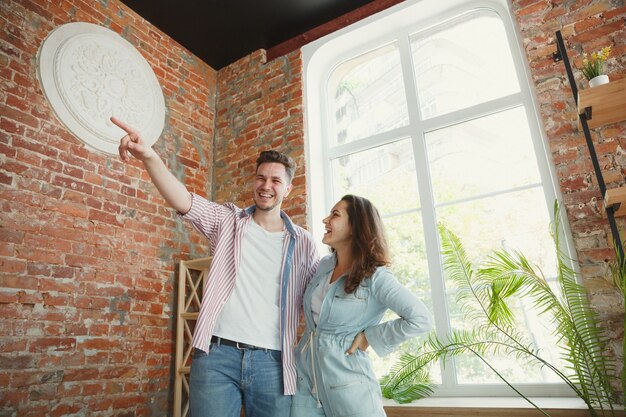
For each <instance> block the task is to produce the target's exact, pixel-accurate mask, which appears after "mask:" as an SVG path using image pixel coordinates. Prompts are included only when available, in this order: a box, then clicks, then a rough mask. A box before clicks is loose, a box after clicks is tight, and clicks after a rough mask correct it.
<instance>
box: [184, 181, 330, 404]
mask: <svg viewBox="0 0 626 417" xmlns="http://www.w3.org/2000/svg"><path fill="white" fill-rule="evenodd" d="M191 197H192V200H191V209H189V211H188V212H187V213H185V214H184V215H182V218H183V219H185V220H187V221H189V222H190V223H191V224H192V226H193V227H194V228H195V229H196V230H198V231H199V232H200V233H202V234H203V235H204V236H206V237H207V239H208V240H209V246H210V248H211V253H212V254H213V260H212V262H211V269H210V271H209V276H208V279H207V282H206V286H205V288H204V292H203V295H202V305H201V307H200V314H199V315H198V321H197V322H196V327H195V330H194V335H193V340H192V345H193V346H194V347H196V348H198V349H201V350H203V351H205V352H209V348H210V345H211V336H212V335H213V330H214V328H215V324H216V321H217V318H218V317H219V315H220V312H221V311H222V308H223V307H224V304H226V301H227V300H228V298H229V297H230V295H231V293H232V292H233V289H234V287H235V280H236V279H237V269H238V267H239V263H240V261H241V247H242V244H243V238H244V236H245V234H246V228H247V227H248V224H249V222H250V220H251V219H252V213H254V210H255V206H250V207H248V208H247V209H245V210H244V209H241V208H239V207H237V206H236V205H234V204H232V203H226V204H218V203H214V202H211V201H208V200H206V199H205V198H202V197H200V196H198V195H196V194H193V193H192V194H191ZM280 216H281V218H282V219H283V221H284V228H285V231H286V232H287V233H286V236H285V239H284V242H283V252H282V263H281V271H280V296H279V297H280V334H281V340H282V357H283V385H284V393H285V395H293V394H295V392H296V361H295V356H294V347H295V344H296V335H297V331H298V322H299V319H300V307H301V306H302V294H303V293H304V290H305V288H306V285H307V284H308V283H309V281H310V280H311V278H312V277H313V275H314V274H315V270H316V269H317V265H318V263H319V256H318V253H317V248H316V245H315V242H314V241H313V238H312V236H311V235H310V234H309V232H307V231H306V230H304V229H303V228H301V227H299V226H296V225H294V224H293V223H292V222H291V220H290V219H289V217H288V216H287V215H286V214H285V213H283V212H282V211H281V213H280Z"/></svg>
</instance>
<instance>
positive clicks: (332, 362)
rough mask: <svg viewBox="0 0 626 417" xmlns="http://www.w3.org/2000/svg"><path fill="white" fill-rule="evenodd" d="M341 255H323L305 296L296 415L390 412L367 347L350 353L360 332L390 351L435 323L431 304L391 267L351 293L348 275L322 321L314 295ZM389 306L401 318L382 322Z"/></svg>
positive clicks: (380, 350) (331, 293) (328, 300)
mask: <svg viewBox="0 0 626 417" xmlns="http://www.w3.org/2000/svg"><path fill="white" fill-rule="evenodd" d="M335 264H336V258H335V256H334V255H330V256H327V257H325V258H324V259H322V260H321V262H320V265H319V267H318V269H317V273H316V274H315V276H314V277H313V279H312V280H311V283H310V284H309V285H308V287H307V289H306V291H305V293H304V299H303V305H304V316H305V320H306V330H305V333H304V335H303V337H302V339H301V340H300V343H299V344H298V346H297V348H296V366H297V370H298V380H297V386H296V394H295V396H294V398H293V402H292V409H291V416H292V417H304V416H307V417H308V416H313V415H315V416H319V415H326V416H327V417H331V416H332V417H343V416H361V417H376V416H384V415H385V413H384V411H383V406H382V395H381V392H380V386H379V384H378V380H377V378H376V376H375V374H374V371H373V369H372V364H371V361H370V359H369V357H368V354H367V353H366V352H363V351H361V350H358V349H357V350H356V352H355V353H353V354H352V355H349V356H347V355H346V354H345V352H346V351H347V350H348V349H349V348H350V346H351V345H352V342H353V340H354V337H355V336H356V335H357V334H358V333H359V332H361V331H363V332H364V333H365V336H366V338H367V341H368V342H369V344H370V346H371V347H372V349H373V350H374V351H375V352H376V353H377V354H378V355H379V356H384V355H387V354H389V353H391V352H392V351H394V350H395V349H396V348H397V347H398V345H400V344H401V343H402V342H404V341H406V340H408V339H410V338H412V337H415V336H417V335H419V334H421V333H425V332H427V331H429V330H430V329H431V328H432V322H431V315H430V313H429V312H428V309H427V308H426V306H425V305H424V304H423V303H422V302H421V301H420V300H418V299H417V298H416V297H415V296H414V295H413V294H412V293H411V292H410V291H409V290H408V289H406V288H405V287H404V286H402V285H401V284H400V283H399V282H398V281H397V280H396V279H395V277H394V276H393V274H392V273H391V271H390V270H389V269H387V268H385V267H379V268H377V269H376V271H375V272H374V274H373V275H372V276H371V277H369V278H366V279H364V280H363V281H362V282H361V284H360V285H359V287H357V289H356V291H355V292H354V293H352V294H346V292H345V291H344V282H345V277H342V278H340V279H339V280H337V281H336V282H335V283H333V285H332V286H331V287H330V288H329V290H328V292H327V293H326V295H325V297H324V300H323V301H322V305H321V309H320V315H319V319H318V323H317V325H315V323H314V322H313V316H312V313H311V298H312V294H313V292H314V291H315V289H316V288H317V287H318V286H319V285H324V283H325V282H327V280H328V279H329V276H330V274H332V271H333V269H334V268H335ZM387 309H391V310H393V311H394V312H395V313H397V314H398V316H399V318H397V319H395V320H390V321H387V322H383V323H381V319H382V317H383V314H384V313H385V311H386V310H387ZM320 408H321V409H323V414H320V411H322V410H321V409H320Z"/></svg>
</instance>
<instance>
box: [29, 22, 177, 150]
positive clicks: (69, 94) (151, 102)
mask: <svg viewBox="0 0 626 417" xmlns="http://www.w3.org/2000/svg"><path fill="white" fill-rule="evenodd" d="M38 61H39V62H38V76H39V80H40V81H41V85H42V89H43V91H44V93H45V95H46V97H47V99H48V101H49V102H50V105H51V106H52V108H53V110H54V112H55V113H56V115H57V117H58V118H59V119H60V120H61V122H62V123H63V124H64V125H65V126H66V127H67V128H68V129H69V130H70V131H71V132H72V133H73V134H74V135H76V136H77V137H78V138H79V139H81V140H82V141H83V142H85V143H86V144H87V145H89V146H91V147H93V148H95V149H98V150H101V151H104V152H107V153H110V154H117V153H118V150H117V147H118V145H119V141H120V138H121V137H122V136H124V132H123V131H122V130H121V129H120V128H119V127H117V126H115V125H114V124H113V123H111V121H110V120H109V118H110V117H111V116H115V117H117V118H119V119H121V120H123V121H125V122H127V123H128V124H130V125H131V126H133V127H135V128H136V129H137V130H139V131H140V132H141V133H142V137H143V139H144V140H145V142H146V143H147V144H148V145H152V144H154V142H156V140H157V139H158V138H159V136H160V135H161V132H162V131H163V124H164V122H165V102H164V100H163V93H162V92H161V86H160V85H159V82H158V80H157V78H156V76H155V75H154V72H153V71H152V68H151V67H150V65H149V64H148V62H147V61H146V60H145V59H144V58H143V57H142V56H141V54H140V53H139V52H138V51H137V50H136V49H135V48H134V47H133V46H132V45H131V44H130V43H129V42H127V41H126V40H125V39H123V38H122V37H121V36H119V35H118V34H117V33H115V32H113V31H111V30H109V29H106V28H104V27H102V26H98V25H94V24H91V23H84V22H78V23H68V24H65V25H62V26H59V27H58V28H56V29H55V30H53V31H52V32H51V33H50V34H49V35H48V37H47V38H46V40H45V41H44V42H43V44H42V45H41V48H40V49H39V55H38Z"/></svg>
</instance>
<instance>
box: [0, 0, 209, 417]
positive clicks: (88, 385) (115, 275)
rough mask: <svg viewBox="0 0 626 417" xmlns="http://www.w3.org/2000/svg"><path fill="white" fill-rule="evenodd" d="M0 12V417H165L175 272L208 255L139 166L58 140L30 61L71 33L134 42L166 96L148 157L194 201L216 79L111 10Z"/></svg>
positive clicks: (67, 1)
mask: <svg viewBox="0 0 626 417" xmlns="http://www.w3.org/2000/svg"><path fill="white" fill-rule="evenodd" d="M0 11H1V12H0V85H1V92H0V103H1V104H0V107H1V111H0V195H1V197H0V204H1V208H2V211H1V216H2V217H1V219H0V271H1V272H0V318H1V319H0V387H2V388H0V409H2V412H1V413H0V414H2V415H16V414H17V415H24V416H25V415H28V416H35V415H51V416H61V415H69V414H71V415H89V416H114V415H115V416H135V415H137V416H139V415H145V416H147V415H161V416H165V415H169V414H170V412H169V411H168V410H169V409H170V408H169V407H170V406H169V403H170V402H171V389H170V385H171V384H170V382H171V379H172V375H173V374H172V369H171V365H172V362H171V356H172V351H173V346H174V345H173V323H174V322H173V314H174V303H173V300H174V286H173V285H174V276H175V261H176V260H177V259H180V258H189V257H197V256H204V255H205V254H206V253H207V246H206V245H205V244H204V241H203V239H201V238H200V237H199V236H198V235H197V234H196V233H193V232H191V231H190V230H189V229H188V228H186V227H184V226H182V223H181V222H180V221H179V220H177V219H176V217H175V215H174V213H173V212H172V211H171V210H169V209H167V208H165V206H164V201H163V200H162V199H161V197H160V196H159V195H158V193H157V192H156V190H155V188H154V187H153V186H152V185H151V183H150V182H149V179H148V177H147V175H146V174H145V172H144V170H143V168H142V166H141V165H140V164H139V163H137V162H133V163H131V164H128V165H125V164H123V163H122V162H120V161H119V159H118V158H117V157H115V156H112V155H107V154H104V153H102V152H98V151H93V150H90V149H89V148H87V147H86V146H85V145H83V143H82V142H81V141H80V140H79V139H78V138H76V137H74V136H73V135H72V134H71V133H69V132H68V131H67V130H66V129H65V128H64V126H63V125H62V124H61V123H60V122H59V121H58V119H57V118H56V117H55V115H54V113H53V112H52V110H51V108H50V106H49V104H48V102H47V100H46V99H45V98H44V96H43V95H42V90H41V86H40V84H39V82H38V80H37V76H36V71H37V68H36V54H37V51H38V49H39V47H40V45H41V43H42V41H43V40H44V38H45V37H46V36H47V34H48V33H49V32H50V31H51V30H53V29H54V28H55V27H57V26H59V25H61V24H64V23H68V22H74V21H86V22H91V23H98V24H100V25H103V26H106V27H108V28H109V29H111V30H113V31H115V32H117V33H120V34H121V35H122V36H123V37H124V38H125V39H126V40H128V41H129V42H130V43H132V44H133V45H134V46H135V47H136V48H137V49H138V50H139V51H140V53H142V55H143V56H144V57H145V58H146V59H147V60H148V62H149V63H150V65H151V66H152V68H153V69H154V71H155V73H156V75H157V78H158V80H159V82H160V84H161V86H162V89H163V93H164V96H165V102H166V108H167V111H166V122H165V129H164V134H163V136H162V138H161V139H160V140H159V141H158V142H157V144H156V145H155V148H156V149H157V151H158V152H159V154H160V155H162V156H163V157H164V159H165V160H166V163H167V164H168V166H169V167H170V168H171V169H172V170H173V171H174V173H175V174H176V175H177V176H178V177H179V178H180V179H182V180H184V181H185V182H186V183H187V185H188V186H189V188H190V189H192V190H194V191H196V192H198V193H200V194H203V195H208V194H209V193H210V190H211V176H212V172H211V170H210V167H211V166H212V164H211V162H212V160H213V136H214V135H213V126H214V115H215V104H214V103H215V88H216V78H217V74H216V72H215V71H214V70H213V69H211V68H210V67H208V66H207V65H206V64H204V63H203V62H201V61H200V60H198V59H197V58H196V57H194V56H193V55H191V54H190V53H189V52H188V51H186V50H185V49H183V48H182V47H181V46H179V45H178V44H176V43H175V42H173V41H172V40H171V39H170V38H169V37H167V36H166V35H165V34H163V33H162V32H160V31H159V30H158V29H156V28H154V27H153V26H151V25H150V24H149V23H148V22H146V21H144V20H143V19H141V18H139V17H138V16H137V15H136V14H135V13H133V12H132V11H130V9H128V8H127V7H126V6H124V5H122V4H121V3H120V2H119V1H117V0H109V1H89V2H87V1H83V0H63V1H31V0H2V2H0Z"/></svg>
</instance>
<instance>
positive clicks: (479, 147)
mask: <svg viewBox="0 0 626 417" xmlns="http://www.w3.org/2000/svg"><path fill="white" fill-rule="evenodd" d="M426 147H427V152H428V160H429V162H430V175H431V180H432V184H433V194H434V197H435V201H436V203H445V202H447V201H455V200H459V199H463V198H468V197H472V196H476V195H481V194H484V193H489V192H494V191H500V190H505V189H509V188H514V187H520V186H525V185H529V184H537V183H539V182H540V177H539V170H538V169H537V159H536V157H535V153H534V149H533V141H532V137H531V134H530V130H529V128H528V120H527V119H526V114H525V112H524V108H522V107H518V108H515V109H511V110H507V111H503V112H500V113H497V114H493V115H491V116H487V117H482V118H480V119H476V120H472V121H469V122H465V123H460V124H458V125H455V126H452V127H448V128H445V129H440V130H437V131H434V132H430V133H427V134H426ZM459 173H462V174H459Z"/></svg>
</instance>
